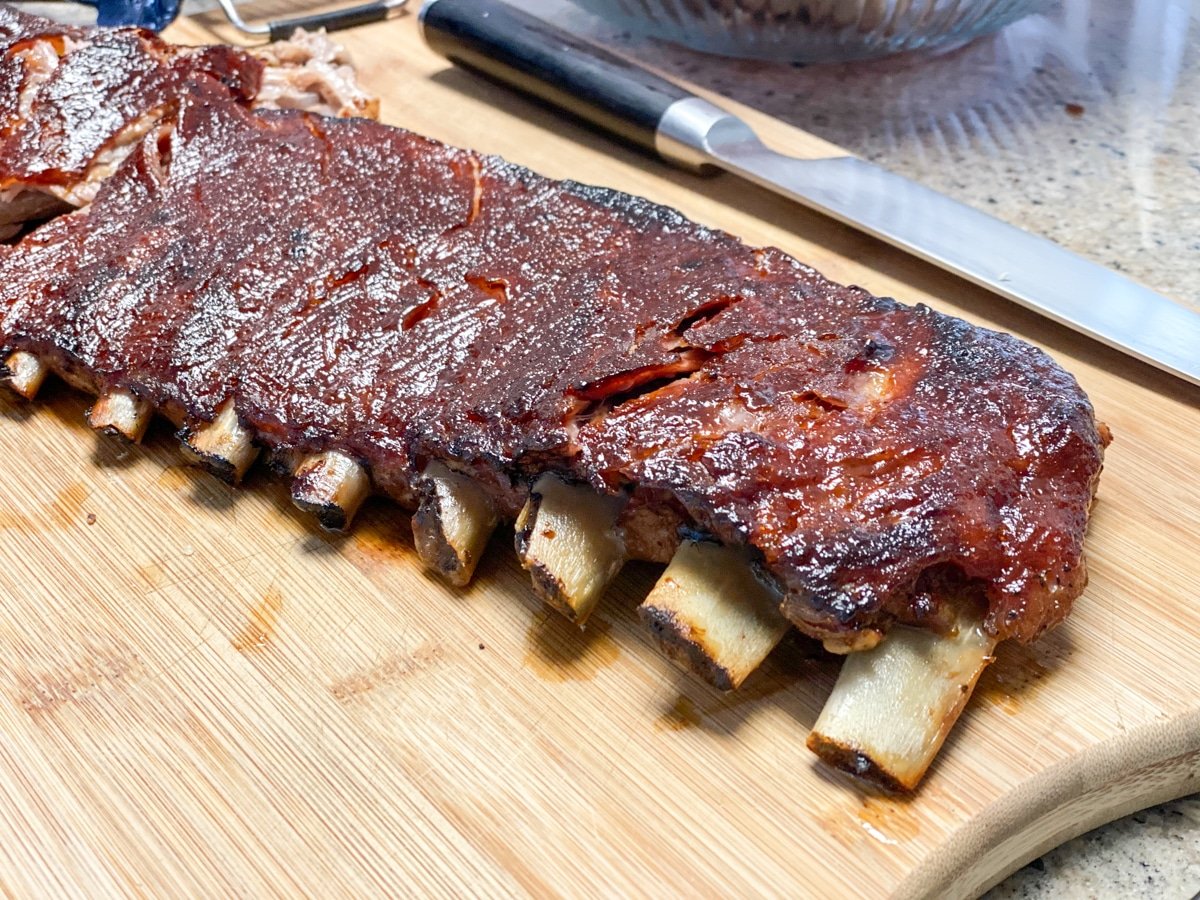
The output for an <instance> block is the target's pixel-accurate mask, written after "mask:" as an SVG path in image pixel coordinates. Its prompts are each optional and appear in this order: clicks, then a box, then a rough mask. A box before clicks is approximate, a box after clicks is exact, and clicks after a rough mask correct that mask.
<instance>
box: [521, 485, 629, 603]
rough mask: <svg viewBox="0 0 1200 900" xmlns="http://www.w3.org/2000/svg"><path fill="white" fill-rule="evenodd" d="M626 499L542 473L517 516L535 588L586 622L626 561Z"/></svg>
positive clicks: (525, 560)
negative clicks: (620, 523)
mask: <svg viewBox="0 0 1200 900" xmlns="http://www.w3.org/2000/svg"><path fill="white" fill-rule="evenodd" d="M622 505H623V501H622V499H621V498H617V497H608V496H605V495H603V494H599V493H597V492H596V491H594V490H592V489H591V488H589V487H585V486H583V485H577V484H567V483H566V482H564V481H563V480H562V479H560V478H559V477H558V476H556V475H543V476H542V477H541V478H540V479H538V481H537V483H536V484H535V485H534V486H533V490H532V491H531V492H530V494H529V501H528V502H527V503H526V504H525V506H524V508H523V509H522V510H521V514H520V515H519V516H518V517H517V522H516V545H517V555H518V556H519V557H520V559H521V565H522V566H524V567H525V568H526V569H528V570H529V574H530V575H531V577H532V578H533V589H534V591H535V592H536V593H537V594H538V596H539V597H541V598H542V599H543V600H545V601H546V602H547V603H549V604H550V605H551V606H553V607H554V608H555V609H557V610H558V611H559V612H561V613H562V614H563V615H565V616H566V617H567V618H568V619H570V620H571V621H572V622H575V623H577V624H580V625H582V624H583V623H584V622H585V621H587V617H588V616H589V615H591V612H592V610H593V609H594V608H595V607H596V604H597V603H598V602H599V600H600V597H601V596H602V595H603V594H604V589H605V588H606V587H608V583H609V582H610V581H612V579H613V578H614V577H616V574H617V573H618V572H619V571H621V566H622V565H624V563H625V558H626V550H625V541H624V538H623V537H622V534H621V530H620V529H619V528H618V527H617V517H618V516H619V515H620V512H621V507H622Z"/></svg>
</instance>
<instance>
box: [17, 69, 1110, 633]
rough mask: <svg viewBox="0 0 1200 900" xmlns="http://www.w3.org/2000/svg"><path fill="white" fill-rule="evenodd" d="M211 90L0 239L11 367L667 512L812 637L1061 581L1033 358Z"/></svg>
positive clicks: (1041, 362) (514, 179)
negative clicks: (957, 593) (551, 480)
mask: <svg viewBox="0 0 1200 900" xmlns="http://www.w3.org/2000/svg"><path fill="white" fill-rule="evenodd" d="M230 96H231V94H230V92H229V90H228V89H227V88H224V87H222V86H221V85H220V84H218V83H217V80H215V79H207V80H204V79H202V80H200V81H199V82H197V83H194V84H191V85H190V86H188V87H187V88H186V90H184V91H183V94H182V99H181V100H180V102H179V109H178V113H177V116H176V121H175V129H174V132H173V133H172V135H171V136H170V138H169V139H158V138H147V139H146V140H145V141H143V143H142V144H141V145H140V146H139V148H138V149H137V151H135V153H134V154H133V155H132V156H131V157H130V158H129V159H128V160H127V161H126V163H125V164H124V165H123V167H122V169H121V170H120V172H119V173H118V174H117V175H116V176H114V177H112V178H111V179H109V180H108V181H107V182H106V183H105V185H104V187H103V188H102V190H101V193H100V195H99V196H98V197H97V199H96V201H95V202H94V204H93V205H92V206H91V207H90V209H88V210H86V211H85V212H84V213H77V214H72V215H69V216H65V217H60V218H59V219H56V220H53V221H52V222H50V223H47V224H46V225H44V226H42V227H41V228H39V229H37V230H36V231H34V232H33V233H32V234H31V235H29V236H28V237H27V238H26V239H25V240H24V241H23V242H22V243H21V244H19V245H17V246H15V247H13V248H6V249H5V250H4V251H3V255H2V258H0V269H2V270H3V271H2V273H0V310H3V311H4V317H3V321H2V325H0V345H3V347H4V349H6V350H12V349H17V348H25V349H30V350H32V351H34V352H39V353H44V354H50V355H51V356H52V357H53V358H54V359H56V360H57V361H58V362H59V364H60V365H62V366H66V367H70V368H73V369H75V370H82V371H85V372H88V373H90V374H91V376H92V377H93V378H94V380H95V381H96V383H97V384H98V385H99V386H100V387H125V388H130V389H132V390H134V391H136V392H137V393H139V394H141V395H143V396H145V397H147V398H149V399H150V400H152V401H153V402H154V403H155V404H156V405H158V406H159V407H160V408H162V409H163V410H164V411H165V412H167V413H168V414H169V415H171V416H172V417H173V418H175V419H176V420H178V421H185V420H186V421H192V422H194V421H198V420H209V419H211V418H212V417H213V415H214V413H215V411H216V409H217V407H218V406H220V405H221V404H222V403H224V402H225V401H226V400H227V399H229V398H233V400H234V402H235V404H236V409H237V411H238V413H239V415H240V416H241V418H242V420H243V422H245V423H246V424H247V425H249V426H250V427H252V428H253V429H254V430H255V431H256V432H257V433H258V435H259V438H260V440H261V441H262V442H263V443H265V444H267V445H269V446H272V447H277V448H283V449H290V450H300V451H314V450H320V449H325V448H337V449H340V450H342V451H343V452H346V453H349V454H350V455H352V456H354V457H356V458H358V459H361V460H362V461H363V462H365V463H366V464H367V465H368V466H370V467H371V469H372V473H373V476H374V477H375V480H376V484H377V485H378V486H379V487H381V488H382V489H384V490H386V491H388V492H390V493H392V494H393V495H394V496H398V497H402V498H403V497H405V496H406V486H407V484H408V481H409V480H410V479H411V478H412V477H413V476H414V475H415V474H416V473H417V472H418V471H419V470H420V469H421V468H422V467H423V466H424V464H425V463H426V462H427V461H428V460H429V459H431V458H452V459H456V460H459V461H462V462H465V463H467V464H468V465H474V466H476V467H477V468H478V469H479V470H480V471H484V470H487V471H492V472H498V473H500V476H499V478H500V480H501V481H504V482H505V483H507V482H508V481H509V480H511V482H512V483H515V484H518V485H520V484H523V483H528V481H529V480H530V479H531V478H533V477H534V476H535V475H536V474H538V473H540V472H542V471H545V470H546V469H554V470H558V471H561V472H563V473H565V474H567V475H568V476H569V477H571V478H575V479H578V480H582V481H586V482H588V483H590V484H592V485H593V486H595V487H596V488H598V489H600V490H604V491H609V492H617V491H633V492H635V494H636V496H637V497H645V496H655V497H663V496H668V497H673V498H675V500H676V501H677V502H678V504H679V508H680V509H682V510H683V511H684V513H685V514H686V516H687V518H689V519H690V520H691V524H692V525H694V526H695V527H696V528H699V529H702V530H705V531H709V532H712V533H714V534H716V535H718V536H719V537H721V538H722V539H724V540H726V541H735V542H739V541H740V542H746V543H748V544H750V545H751V546H752V547H754V548H755V549H756V550H757V551H758V553H759V554H761V561H762V563H763V565H764V567H765V568H766V569H767V570H768V571H769V572H770V573H771V574H772V575H773V576H774V578H776V579H777V580H778V582H779V583H780V584H781V585H782V586H783V587H784V588H785V589H786V592H787V595H786V600H785V610H786V612H787V613H788V615H789V616H790V617H791V618H792V619H793V620H794V621H796V622H797V624H798V625H800V626H801V627H802V628H803V629H804V630H806V631H807V632H808V633H810V634H813V635H818V636H821V635H836V634H839V633H845V632H847V631H851V630H854V629H859V628H867V627H883V628H886V627H887V626H888V625H889V624H890V623H891V622H893V621H896V620H902V621H909V622H932V621H936V618H937V616H936V613H937V605H938V603H939V602H941V599H942V597H943V596H944V595H945V593H946V592H944V591H935V590H933V589H932V588H931V585H932V584H940V583H943V582H944V581H945V579H947V578H949V579H951V580H957V581H964V580H965V581H967V582H969V583H971V584H972V585H974V586H976V587H977V588H978V589H979V590H980V592H981V593H982V594H984V595H985V596H986V599H987V602H988V604H989V610H990V620H989V621H990V623H991V625H992V626H993V627H994V628H995V630H996V631H997V632H998V634H999V635H1000V636H1002V637H1008V636H1016V637H1019V638H1022V639H1029V638H1032V637H1034V636H1036V635H1037V634H1038V633H1040V632H1041V631H1042V630H1044V629H1045V628H1047V627H1049V626H1051V625H1053V624H1055V623H1056V622H1057V621H1059V620H1060V619H1061V618H1062V617H1063V616H1064V615H1065V614H1066V613H1067V611H1068V609H1069V606H1070V603H1071V601H1072V600H1073V599H1074V598H1075V597H1076V596H1077V595H1078V594H1079V592H1080V591H1081V590H1082V588H1083V585H1084V584H1085V582H1086V572H1085V568H1084V562H1083V548H1082V542H1083V534H1084V529H1085V526H1086V522H1087V510H1088V505H1089V502H1090V500H1091V497H1092V492H1093V489H1094V484H1095V479H1096V477H1097V475H1098V473H1099V469H1100V464H1101V456H1102V448H1103V441H1102V439H1101V435H1100V434H1099V433H1098V431H1097V426H1096V423H1095V420H1094V416H1093V413H1092V409H1091V406H1090V405H1089V403H1088V401H1087V398H1086V397H1085V396H1084V395H1083V393H1082V392H1081V391H1080V389H1079V387H1078V385H1077V384H1076V382H1075V381H1074V379H1073V378H1072V377H1071V376H1070V375H1068V374H1067V373H1065V372H1064V371H1063V370H1062V369H1060V368H1059V367H1058V366H1057V365H1056V364H1054V363H1053V362H1052V361H1051V360H1050V359H1049V358H1048V357H1047V356H1045V355H1044V354H1043V353H1041V352H1040V351H1038V350H1037V349H1035V348H1033V347H1030V346H1029V345H1027V344H1024V343H1022V342H1020V341H1018V340H1016V339H1015V338H1012V337H1010V336H1006V335H1001V334H996V333H993V332H989V331H985V330H982V329H978V328H974V327H972V326H970V325H968V324H966V323H964V322H962V321H959V320H956V319H953V318H950V317H947V316H944V315H941V314H939V313H936V312H933V311H931V310H929V309H926V308H923V307H917V308H910V307H907V306H903V305H901V304H899V303H897V302H895V301H893V300H890V299H880V298H876V297H872V296H871V295H869V294H867V293H866V292H864V291H862V290H860V289H857V288H847V287H841V286H838V285H835V284H832V283H830V282H829V281H827V280H826V279H824V278H823V277H821V276H820V275H819V274H818V273H816V272H815V271H813V270H812V269H810V268H808V267H806V266H803V265H801V264H800V263H797V262H796V261H795V260H793V259H791V258H789V257H787V256H786V255H784V254H783V253H781V252H780V251H778V250H774V249H754V248H751V247H747V246H745V245H743V244H741V243H739V242H738V241H737V240H735V239H734V238H732V237H731V236H729V235H727V234H724V233H722V232H719V231H714V230H710V229H707V228H704V227H702V226H699V225H697V224H695V223H692V222H689V221H688V220H686V219H684V218H683V217H682V216H680V215H679V214H678V213H676V212H674V211H672V210H669V209H666V208H663V207H659V206H655V205H653V204H651V203H649V202H647V201H644V200H640V199H637V198H633V197H629V196H626V195H622V194H619V193H615V192H612V191H607V190H603V189H600V188H592V187H586V186H583V185H579V184H575V183H572V182H553V181H549V180H547V179H544V178H542V177H540V176H537V175H535V174H533V173H531V172H529V171H527V170H524V169H521V168H519V167H517V166H513V165H511V164H508V163H505V162H503V161H502V160H499V159H496V158H492V157H482V156H477V155H475V154H473V153H470V152H468V151H464V150H458V149H454V148H451V147H446V146H443V145H440V144H438V143H435V142H433V141H430V140H428V139H426V138H422V137H420V136H417V135H413V134H410V133H408V132H405V131H402V130H399V129H395V128H390V127H387V126H383V125H379V124H376V123H372V122H368V121H363V120H329V119H323V118H319V117H312V116H308V115H306V114H302V113H291V112H275V113H261V114H252V113H249V112H246V111H245V110H244V109H243V108H241V107H240V106H239V105H237V103H235V102H232V101H231V100H230ZM931 573H933V576H936V577H931Z"/></svg>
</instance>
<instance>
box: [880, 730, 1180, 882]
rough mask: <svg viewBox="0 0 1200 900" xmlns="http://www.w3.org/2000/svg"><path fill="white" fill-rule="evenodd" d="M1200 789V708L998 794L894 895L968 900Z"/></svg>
mask: <svg viewBox="0 0 1200 900" xmlns="http://www.w3.org/2000/svg"><path fill="white" fill-rule="evenodd" d="M1196 791H1200V708H1196V709H1193V710H1190V711H1189V712H1186V713H1184V714H1182V715H1180V716H1177V717H1176V718H1174V719H1170V720H1164V721H1161V722H1157V723H1154V724H1151V725H1146V726H1143V727H1141V728H1138V729H1136V730H1134V731H1130V732H1126V733H1124V734H1122V735H1120V736H1118V737H1115V738H1113V739H1111V740H1109V741H1105V742H1104V743H1101V744H1096V745H1094V746H1092V747H1091V748H1089V749H1088V750H1086V751H1084V752H1083V753H1082V754H1080V755H1079V756H1077V757H1073V758H1071V759H1069V760H1064V761H1063V762H1061V763H1059V764H1057V765H1054V766H1051V767H1049V768H1047V769H1046V770H1045V771H1044V772H1042V773H1041V774H1040V775H1038V776H1035V777H1033V778H1030V779H1028V780H1026V781H1025V782H1024V783H1022V784H1021V785H1019V786H1017V787H1016V788H1014V789H1013V790H1012V791H1010V792H1008V793H1006V794H1005V795H1004V796H1002V797H1000V798H999V799H998V800H996V801H995V802H994V803H992V804H991V806H990V807H988V808H987V809H985V810H984V811H983V812H982V813H980V814H979V815H978V816H976V817H975V818H974V819H972V820H971V821H970V822H968V823H967V824H965V825H963V826H962V828H960V829H959V830H958V832H957V833H956V834H955V835H954V836H953V837H952V838H951V839H950V840H948V841H947V842H946V844H945V849H946V852H945V853H942V854H937V855H934V856H930V857H927V858H926V860H925V862H924V863H922V864H921V865H919V866H918V867H916V868H915V869H914V870H913V871H912V873H911V874H910V875H909V876H908V877H907V878H906V879H905V880H904V881H903V882H901V884H900V885H899V886H898V887H897V890H896V891H895V893H894V895H893V900H917V898H932V897H937V898H947V900H949V898H953V900H970V898H973V897H978V896H979V895H980V894H981V893H983V892H984V891H986V890H987V889H988V888H990V887H993V886H994V885H996V884H998V883H999V882H1000V881H1002V880H1003V879H1004V878H1005V877H1006V876H1008V875H1010V874H1012V873H1013V872H1015V871H1016V870H1017V869H1019V868H1021V866H1024V865H1026V864H1027V863H1029V862H1031V861H1032V860H1034V859H1037V858H1038V857H1039V856H1042V855H1043V854H1044V853H1046V852H1048V851H1050V850H1052V849H1054V848H1055V847H1057V846H1059V845H1060V844H1062V843H1064V842H1065V841H1069V840H1071V839H1072V838H1075V837H1078V836H1079V835H1081V834H1084V833H1086V832H1088V831H1091V830H1092V829H1093V828H1098V827H1099V826H1101V825H1105V824H1107V823H1109V822H1112V821H1114V820H1116V819H1119V818H1121V817H1122V816H1126V815H1129V814H1130V813H1134V812H1137V811H1138V810H1141V809H1146V808H1148V807H1151V806H1155V805H1157V804H1159V803H1166V802H1168V801H1170V800H1174V799H1177V798H1179V797H1183V796H1186V795H1187V794H1191V793H1195V792H1196Z"/></svg>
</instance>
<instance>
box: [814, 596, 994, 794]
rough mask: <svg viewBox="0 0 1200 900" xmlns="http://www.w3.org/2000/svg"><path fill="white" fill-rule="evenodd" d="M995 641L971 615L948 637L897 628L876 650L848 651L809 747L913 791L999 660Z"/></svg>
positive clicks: (837, 762) (858, 772)
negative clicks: (988, 668)
mask: <svg viewBox="0 0 1200 900" xmlns="http://www.w3.org/2000/svg"><path fill="white" fill-rule="evenodd" d="M995 643H996V642H995V638H993V637H992V636H991V635H989V634H988V633H987V632H986V631H985V630H984V629H983V627H982V625H981V624H980V621H979V619H978V618H974V617H971V616H964V617H962V618H960V620H959V622H958V625H957V628H956V630H955V631H953V632H952V633H950V634H949V635H946V636H942V635H938V634H936V633H934V632H932V631H927V630H918V629H915V628H907V627H902V626H898V627H896V628H893V629H892V630H891V631H890V632H889V633H888V636H887V638H886V639H885V640H884V641H883V642H882V643H880V644H879V646H877V647H876V648H874V649H873V650H866V651H863V652H861V653H851V654H850V655H849V656H847V657H846V662H845V663H844V664H843V665H842V671H841V673H840V674H839V676H838V680H837V683H836V684H835V685H834V687H833V693H831V694H830V695H829V699H828V700H827V701H826V703H825V707H824V709H822V710H821V715H820V716H819V717H818V719H817V723H816V725H815V726H813V730H812V733H811V734H809V736H808V748H809V749H810V750H812V751H813V752H814V753H816V754H817V755H818V756H820V757H821V758H822V759H823V760H825V761H826V762H828V763H831V764H832V765H835V766H838V767H839V768H841V769H845V770H846V771H848V772H853V773H854V774H855V775H859V776H862V777H864V778H868V779H870V780H872V781H875V782H877V783H879V784H882V785H883V786H884V787H886V788H889V789H891V790H903V791H909V790H912V789H913V788H914V787H916V785H917V782H919V781H920V780H921V776H922V775H924V774H925V770H926V769H927V768H929V764H930V763H931V762H932V761H933V757H934V756H935V755H936V753H937V751H938V749H939V748H940V747H941V746H942V741H944V740H945V739H946V735H947V733H949V731H950V729H951V727H953V725H954V722H955V721H956V720H957V719H958V716H959V713H961V712H962V710H963V707H964V706H966V703H967V700H968V699H969V698H970V696H971V691H972V690H974V688H975V682H976V681H977V680H978V679H979V675H980V673H981V672H983V670H984V668H985V667H986V666H987V664H988V663H989V662H991V661H992V655H991V654H992V648H993V647H994V646H995Z"/></svg>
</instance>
